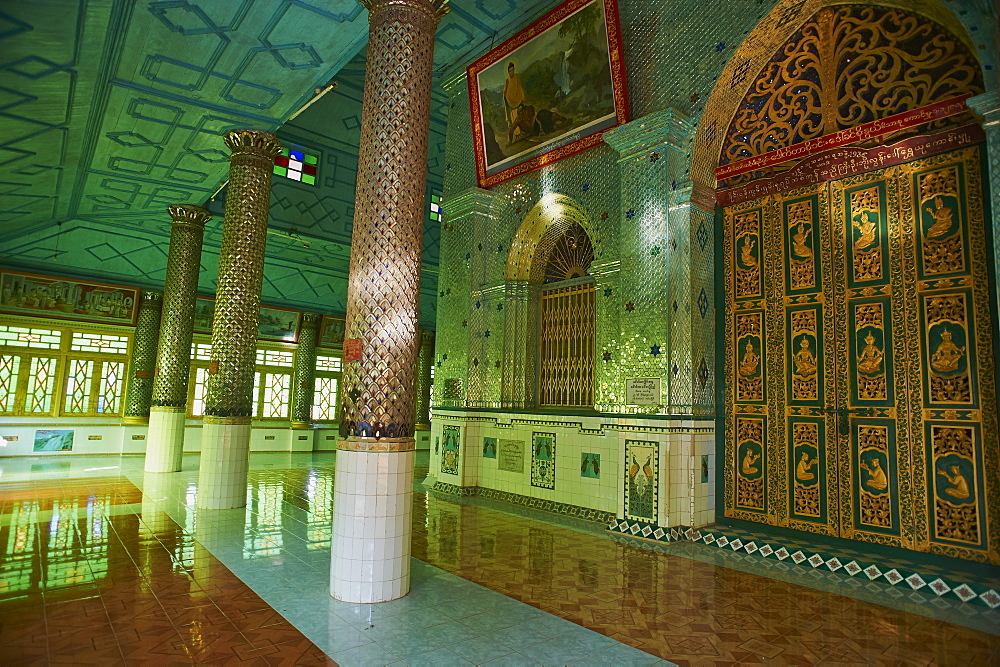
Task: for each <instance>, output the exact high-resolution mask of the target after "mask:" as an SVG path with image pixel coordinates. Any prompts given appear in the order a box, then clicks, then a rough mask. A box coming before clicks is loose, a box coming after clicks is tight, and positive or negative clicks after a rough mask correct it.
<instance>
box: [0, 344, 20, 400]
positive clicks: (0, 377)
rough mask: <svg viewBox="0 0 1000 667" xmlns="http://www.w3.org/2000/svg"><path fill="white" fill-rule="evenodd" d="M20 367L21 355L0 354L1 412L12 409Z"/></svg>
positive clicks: (15, 397)
mask: <svg viewBox="0 0 1000 667" xmlns="http://www.w3.org/2000/svg"><path fill="white" fill-rule="evenodd" d="M20 369H21V357H18V356H14V355H12V354H2V355H0V412H2V413H7V412H13V411H14V402H15V401H16V399H17V379H18V371H19V370H20Z"/></svg>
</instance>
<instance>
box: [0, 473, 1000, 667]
mask: <svg viewBox="0 0 1000 667" xmlns="http://www.w3.org/2000/svg"><path fill="white" fill-rule="evenodd" d="M334 461H335V459H334V455H332V454H315V455H312V454H253V455H252V456H251V474H250V488H249V489H248V504H247V507H246V508H245V509H239V510H222V511H220V510H214V511H198V510H196V509H195V506H194V501H195V498H196V494H197V471H196V468H197V465H198V461H197V457H196V456H190V457H186V458H185V465H184V471H182V472H180V473H175V474H169V475H144V474H143V472H142V458H141V457H112V456H59V457H48V458H44V459H43V458H21V459H0V664H4V665H6V664H35V663H37V664H44V663H61V662H66V663H73V664H116V663H117V664H121V663H128V664H144V663H150V664H157V665H159V664H192V663H193V664H237V663H239V664H243V663H246V662H251V663H256V664H324V663H326V664H329V663H330V662H331V661H336V662H337V663H339V664H345V665H352V664H356V665H381V664H410V665H421V664H427V665H430V664H433V665H450V664H455V665H458V664H483V663H495V664H512V665H521V664H525V665H529V664H546V665H563V664H570V663H576V662H578V663H580V664H621V665H630V664H635V665H650V664H665V663H661V659H665V660H668V661H671V662H674V663H677V664H691V665H703V664H704V665H721V664H734V663H748V664H752V663H768V664H772V663H774V664H788V663H794V664H807V663H808V664H814V663H824V664H826V663H837V664H875V663H881V664H947V665H972V664H976V665H978V664H983V665H985V664H1000V636H997V634H998V633H1000V623H998V622H996V621H997V619H998V618H1000V615H995V616H990V615H980V616H977V617H975V618H958V617H956V618H954V619H952V620H955V621H957V622H958V623H949V622H946V621H944V620H941V619H939V618H933V617H932V616H933V612H931V611H928V612H927V613H926V614H925V613H919V614H917V613H910V612H908V611H904V610H901V609H896V608H892V607H889V606H883V605H879V604H875V603H873V602H872V601H868V600H859V599H856V598H854V597H848V596H846V595H840V594H838V591H837V590H836V588H832V589H831V586H830V585H829V584H827V585H826V586H825V587H826V588H827V590H821V588H822V587H817V586H813V585H809V584H807V585H802V584H801V583H796V582H795V581H790V580H787V579H788V577H786V580H778V579H775V578H769V577H765V576H761V574H760V573H759V572H755V571H754V569H753V568H752V567H750V566H748V565H747V564H746V563H741V564H739V567H740V569H734V568H733V567H727V566H726V565H727V564H726V563H722V564H720V563H718V562H712V561H713V558H715V559H716V560H717V557H705V553H709V551H708V549H709V548H708V547H705V553H701V552H699V551H698V550H697V549H692V547H694V546H695V545H677V546H678V547H679V548H678V549H677V550H676V551H675V552H668V553H658V552H655V551H650V550H648V549H644V548H639V547H637V546H633V545H628V544H621V543H618V542H615V541H612V540H610V539H608V538H607V537H606V536H604V535H603V534H601V532H600V530H594V529H593V528H592V527H587V526H584V525H582V524H577V525H560V524H561V523H569V522H562V521H561V520H559V519H557V518H547V517H544V516H539V515H533V514H532V513H530V512H517V511H499V510H500V509H501V506H490V504H489V503H477V502H473V503H458V502H456V501H454V500H451V499H446V498H440V497H436V496H434V495H430V494H424V493H418V494H416V496H415V511H414V544H413V553H414V556H415V557H416V559H419V560H414V562H413V586H412V592H411V594H410V595H408V596H407V597H405V598H403V599H401V600H397V601H394V602H390V603H384V604H380V605H350V604H345V603H341V602H337V601H335V600H333V599H332V598H330V597H329V595H328V584H327V579H328V572H329V539H330V525H331V520H332V515H331V503H332V498H333V494H332V491H333V469H334ZM426 464H427V457H426V454H423V455H422V456H418V470H417V475H416V477H417V479H421V478H422V477H423V475H424V474H426ZM581 528H582V530H581ZM714 551H719V550H714ZM840 592H844V591H840ZM959 623H960V624H959ZM969 626H972V627H969Z"/></svg>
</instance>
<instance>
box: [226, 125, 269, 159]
mask: <svg viewBox="0 0 1000 667" xmlns="http://www.w3.org/2000/svg"><path fill="white" fill-rule="evenodd" d="M225 140H226V146H229V150H231V151H232V152H233V155H241V154H245V155H252V156H254V157H262V158H267V159H269V160H273V159H274V158H275V157H277V156H278V154H279V153H281V142H280V141H278V139H277V138H276V137H275V136H274V135H273V134H271V133H270V132H263V131H261V130H229V131H228V132H226V135H225Z"/></svg>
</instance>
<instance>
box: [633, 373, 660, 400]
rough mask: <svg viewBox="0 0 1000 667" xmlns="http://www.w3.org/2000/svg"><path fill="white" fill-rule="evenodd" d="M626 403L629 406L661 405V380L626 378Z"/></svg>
mask: <svg viewBox="0 0 1000 667" xmlns="http://www.w3.org/2000/svg"><path fill="white" fill-rule="evenodd" d="M625 403H626V404H627V405H659V404H660V378H626V379H625Z"/></svg>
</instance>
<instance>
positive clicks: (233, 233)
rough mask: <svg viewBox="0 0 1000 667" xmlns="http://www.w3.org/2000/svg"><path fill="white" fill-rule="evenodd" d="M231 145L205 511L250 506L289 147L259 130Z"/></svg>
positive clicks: (208, 400) (205, 445) (203, 468)
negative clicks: (276, 174) (278, 203)
mask: <svg viewBox="0 0 1000 667" xmlns="http://www.w3.org/2000/svg"><path fill="white" fill-rule="evenodd" d="M226 145H227V146H228V147H229V149H230V150H231V151H232V156H231V157H230V159H229V187H228V190H227V191H226V213H225V218H224V221H223V225H222V248H221V249H220V251H219V279H218V282H217V287H216V292H215V316H214V319H213V321H212V354H211V360H210V364H209V369H208V381H207V383H206V385H207V386H206V392H205V393H206V395H205V418H204V425H203V426H202V430H201V465H200V467H199V469H198V507H200V508H202V509H231V508H234V507H243V506H244V505H246V482H247V466H248V465H249V454H250V420H251V417H252V415H253V399H252V394H253V380H254V364H255V360H256V354H257V333H258V325H259V322H260V290H261V283H262V282H263V279H264V246H265V245H266V242H267V216H268V211H269V209H270V203H271V170H272V168H273V166H274V158H275V156H276V155H278V153H279V152H280V151H281V144H280V143H279V142H278V140H277V139H275V138H274V136H273V135H271V134H268V133H267V132H261V131H258V130H236V131H230V132H227V133H226Z"/></svg>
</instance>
